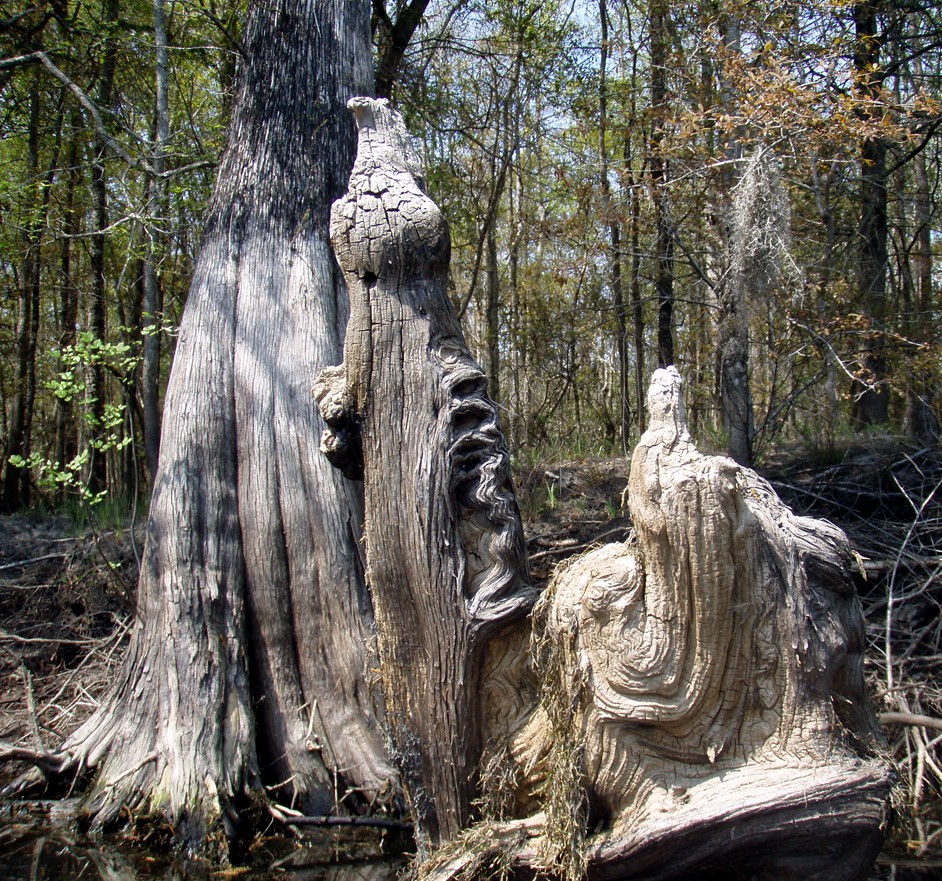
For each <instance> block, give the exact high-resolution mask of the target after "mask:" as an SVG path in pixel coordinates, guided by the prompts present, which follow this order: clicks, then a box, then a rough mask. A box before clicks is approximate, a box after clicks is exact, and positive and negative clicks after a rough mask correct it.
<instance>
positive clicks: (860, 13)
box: [853, 2, 890, 428]
mask: <svg viewBox="0 0 942 881" xmlns="http://www.w3.org/2000/svg"><path fill="white" fill-rule="evenodd" d="M853 13H854V28H855V37H856V42H855V51H854V74H855V77H856V86H857V91H858V93H859V94H860V97H861V100H862V101H863V102H864V104H865V106H867V109H865V110H863V111H862V115H863V116H864V117H865V118H871V117H872V116H873V115H874V113H873V110H872V109H870V108H869V106H868V105H870V104H876V103H879V102H880V100H881V98H880V89H881V86H882V79H883V74H882V72H881V69H880V46H881V43H882V37H881V35H880V33H879V31H878V27H877V7H876V4H875V3H871V2H863V3H857V4H855V5H854V8H853ZM886 149H887V145H886V141H885V140H883V139H882V138H880V137H879V136H868V137H866V138H865V139H864V142H863V144H862V146H861V150H860V221H859V225H858V279H857V285H858V291H859V295H860V301H861V306H862V308H863V310H864V314H865V315H866V316H867V317H868V318H869V320H870V328H869V333H868V335H867V346H866V349H865V350H864V351H863V353H862V356H861V361H862V365H861V366H862V367H863V368H864V370H865V376H864V378H863V381H862V382H861V383H858V387H857V388H856V389H855V393H856V398H855V407H854V419H855V422H856V424H857V427H858V428H864V427H866V426H868V425H880V424H883V423H885V422H886V421H887V420H888V419H889V406H890V393H889V387H888V386H887V384H886V340H885V337H884V333H885V331H886V328H885V326H884V324H885V319H886V274H887V229H888V227H887V191H886Z"/></svg>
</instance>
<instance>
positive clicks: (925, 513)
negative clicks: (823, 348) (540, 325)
mask: <svg viewBox="0 0 942 881" xmlns="http://www.w3.org/2000/svg"><path fill="white" fill-rule="evenodd" d="M760 473H762V474H763V476H765V477H766V478H768V479H769V480H770V482H771V483H772V484H773V486H774V487H775V488H776V490H777V491H778V493H779V495H780V496H781V497H782V498H783V499H784V500H785V501H786V502H787V503H788V504H789V505H791V506H792V507H793V508H794V509H795V510H796V512H797V513H799V514H803V515H808V516H815V517H825V518H827V519H829V520H831V521H832V522H834V523H837V524H838V525H840V526H841V527H842V528H843V529H844V530H845V531H846V532H847V534H848V536H849V537H850V539H851V542H852V544H853V546H854V547H855V549H856V550H857V552H858V553H859V554H860V557H861V560H862V571H861V573H860V575H859V577H858V579H857V588H858V592H859V593H860V597H861V600H862V603H863V606H864V611H865V616H866V620H867V633H868V643H869V645H868V653H867V673H868V679H869V683H870V686H871V690H872V694H873V698H874V702H875V705H876V707H877V709H878V712H879V713H881V717H882V719H883V721H884V723H885V732H886V737H887V742H888V749H889V751H890V753H891V755H892V757H893V760H894V761H895V762H896V764H897V767H898V771H899V776H900V780H901V785H900V787H899V791H898V793H897V799H896V809H897V820H896V824H895V826H894V830H893V832H892V835H891V838H890V841H889V844H888V847H887V851H886V854H885V857H884V859H885V860H886V861H890V860H892V861H893V862H894V864H895V865H897V866H902V865H905V864H914V865H916V866H922V867H925V869H926V870H927V871H928V872H931V873H933V874H931V875H926V877H938V874H935V873H938V872H939V871H940V869H939V867H940V866H942V721H940V720H942V676H940V675H939V673H940V670H942V451H940V450H937V449H936V450H929V449H919V448H916V447H913V446H909V445H906V444H904V443H901V442H900V441H899V440H894V439H885V440H881V441H879V442H877V441H870V442H868V443H867V444H866V445H861V446H855V447H849V448H846V449H844V450H841V451H838V452H835V453H832V454H831V455H830V456H821V455H820V454H816V455H810V454H808V452H807V451H792V452H782V453H779V454H777V455H776V456H775V457H774V458H771V459H770V460H769V461H768V462H767V463H766V464H765V467H764V468H762V469H760ZM627 476H628V462H627V460H625V459H622V458H613V459H590V460H579V461H561V460H556V459H554V460H552V461H544V462H539V463H537V464H535V465H533V466H531V467H530V468H528V469H526V470H524V471H521V472H520V473H519V474H518V475H517V490H518V496H519V500H520V507H521V511H522V512H523V515H524V518H525V520H526V524H527V536H528V548H529V552H530V565H531V576H532V578H533V580H534V581H535V582H536V583H538V584H540V585H543V584H545V583H546V582H547V581H548V579H549V578H550V576H551V574H552V572H553V569H554V567H555V566H556V565H557V564H558V563H560V562H561V561H562V560H565V559H566V558H568V557H571V556H573V555H575V554H578V553H582V552H584V551H585V550H587V549H588V548H590V547H593V546H595V545H598V544H602V543H605V542H611V541H621V540H624V539H626V538H627V537H628V535H629V532H630V528H631V523H630V519H629V518H628V515H627V512H626V510H625V509H624V507H623V504H622V493H623V491H624V488H625V485H626V482H627ZM141 527H142V524H140V523H138V528H137V529H135V530H134V533H133V538H132V531H131V530H130V529H128V528H123V529H113V530H102V529H96V528H88V527H85V528H80V527H78V526H76V524H75V523H74V522H73V521H71V520H69V519H68V518H65V517H50V516H41V517H40V516H37V517H26V516H11V517H2V518H0V742H3V743H5V744H17V745H19V746H22V747H25V748H27V749H32V750H38V751H44V750H47V749H50V748H53V747H54V746H55V745H56V744H57V743H59V742H60V741H61V739H62V738H63V737H64V736H66V735H67V734H68V733H69V732H71V731H72V730H74V729H75V728H76V727H77V726H78V725H79V724H80V723H81V722H82V721H83V720H84V719H86V718H87V717H88V715H89V714H90V713H91V712H92V711H93V710H94V708H95V707H96V706H97V704H98V701H99V700H100V699H101V696H102V695H103V693H104V692H105V690H106V689H107V688H108V686H109V683H110V682H112V681H113V679H114V676H115V672H116V669H117V666H118V664H119V663H120V659H121V655H122V649H123V647H124V645H125V642H126V636H127V632H128V630H129V628H130V624H131V622H132V621H133V596H134V587H135V582H136V572H137V559H138V557H139V554H140V549H141V535H142V531H143V530H142V528H141ZM13 770H14V769H13V768H12V767H11V766H10V765H9V764H8V765H7V766H6V767H5V768H4V767H0V784H2V783H4V782H6V781H7V780H8V779H10V778H9V775H10V773H12V771H13ZM0 839H2V836H0ZM0 847H2V840H0Z"/></svg>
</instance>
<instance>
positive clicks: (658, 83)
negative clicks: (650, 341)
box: [649, 0, 674, 367]
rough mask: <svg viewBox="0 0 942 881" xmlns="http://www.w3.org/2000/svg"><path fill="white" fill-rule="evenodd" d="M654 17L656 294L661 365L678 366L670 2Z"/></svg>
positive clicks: (654, 4)
mask: <svg viewBox="0 0 942 881" xmlns="http://www.w3.org/2000/svg"><path fill="white" fill-rule="evenodd" d="M649 13H650V17H651V113H652V120H651V140H650V159H649V164H650V168H651V197H652V200H653V202H654V225H655V230H656V240H655V245H654V259H655V261H656V262H655V267H654V294H655V297H656V298H657V363H658V366H659V367H667V366H669V365H671V364H673V363H674V229H673V225H672V222H671V214H670V207H669V201H668V191H667V183H668V179H669V178H668V167H667V160H666V158H665V156H664V146H663V142H664V120H665V115H666V113H667V40H668V33H667V25H668V16H669V15H670V7H669V5H668V3H667V2H666V0H650V6H649Z"/></svg>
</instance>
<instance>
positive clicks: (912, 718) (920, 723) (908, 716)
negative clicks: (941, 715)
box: [880, 712, 942, 731]
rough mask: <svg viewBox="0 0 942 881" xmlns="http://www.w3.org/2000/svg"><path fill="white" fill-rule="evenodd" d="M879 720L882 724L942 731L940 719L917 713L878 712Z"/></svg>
mask: <svg viewBox="0 0 942 881" xmlns="http://www.w3.org/2000/svg"><path fill="white" fill-rule="evenodd" d="M880 722H881V723H882V724H884V725H912V726H914V727H918V728H934V729H935V730H936V731H942V719H936V718H934V717H932V716H921V715H919V714H918V713H898V712H897V713H880Z"/></svg>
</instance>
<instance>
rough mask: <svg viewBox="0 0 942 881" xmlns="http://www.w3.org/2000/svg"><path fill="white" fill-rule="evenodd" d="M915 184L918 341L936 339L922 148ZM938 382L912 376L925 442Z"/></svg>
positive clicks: (934, 424) (913, 425)
mask: <svg viewBox="0 0 942 881" xmlns="http://www.w3.org/2000/svg"><path fill="white" fill-rule="evenodd" d="M912 63H913V75H914V77H915V78H916V80H917V81H921V80H922V78H923V64H922V57H921V56H920V55H919V54H918V53H916V54H915V57H914V58H913V62H912ZM913 183H914V193H913V196H914V198H915V219H916V233H915V249H914V263H915V264H916V272H915V276H916V277H915V284H916V302H915V307H916V310H917V315H916V318H915V321H914V322H913V324H914V327H913V330H914V333H915V334H916V340H917V341H918V342H928V341H929V340H930V339H931V338H932V334H933V327H932V324H933V322H932V312H931V309H932V199H931V195H930V189H929V170H928V168H927V163H926V151H925V150H920V151H919V152H918V153H917V154H916V155H915V156H914V157H913ZM937 396H938V383H937V380H936V379H935V378H934V377H933V375H932V370H931V369H927V368H926V367H925V366H924V365H922V364H920V365H919V367H918V368H917V370H916V371H915V376H913V377H912V380H911V385H910V390H909V417H908V422H909V430H910V431H911V432H912V434H913V436H914V437H916V438H918V439H919V441H920V442H922V443H924V444H932V443H938V441H939V435H940V426H939V417H938V415H937V414H936V399H937Z"/></svg>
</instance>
